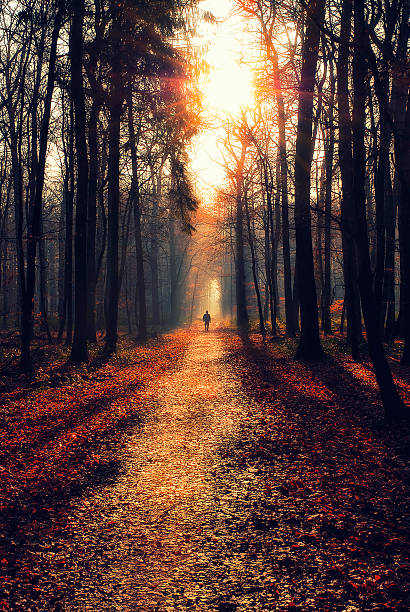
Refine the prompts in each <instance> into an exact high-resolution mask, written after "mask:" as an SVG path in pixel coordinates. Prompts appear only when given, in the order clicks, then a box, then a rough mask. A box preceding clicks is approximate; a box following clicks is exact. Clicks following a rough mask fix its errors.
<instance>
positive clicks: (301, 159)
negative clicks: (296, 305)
mask: <svg viewBox="0 0 410 612" xmlns="http://www.w3.org/2000/svg"><path fill="white" fill-rule="evenodd" d="M324 5H325V2H324V0H311V1H310V2H309V14H308V15H307V25H306V32H305V39H304V44H303V51H302V70H301V78H300V86H299V106H298V128H297V137H296V162H295V229H296V268H297V279H298V281H297V282H298V291H299V300H300V314H301V332H300V339H299V346H298V349H297V352H296V358H297V359H306V360H315V359H320V358H322V356H323V350H322V346H321V344H320V337H319V321H318V309H317V296H316V285H315V273H314V264H313V250H312V231H311V215H310V169H311V163H312V154H313V147H314V142H313V140H312V121H313V95H314V86H315V76H316V66H317V58H318V52H319V39H320V36H319V33H320V31H319V26H320V25H321V24H322V23H323V18H324Z"/></svg>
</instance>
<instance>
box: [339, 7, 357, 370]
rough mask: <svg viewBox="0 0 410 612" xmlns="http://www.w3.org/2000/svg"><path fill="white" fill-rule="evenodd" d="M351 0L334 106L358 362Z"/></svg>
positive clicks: (350, 333)
mask: <svg viewBox="0 0 410 612" xmlns="http://www.w3.org/2000/svg"><path fill="white" fill-rule="evenodd" d="M352 7H353V4H352V0H343V4H342V16H341V31H340V38H341V43H340V45H339V53H338V60H337V65H336V68H337V108H338V119H339V126H338V127H339V166H340V174H341V180H342V198H341V203H340V206H341V221H342V249H343V274H344V283H345V304H346V319H347V338H348V341H349V342H350V345H351V347H352V357H353V359H354V360H355V361H360V351H359V337H360V317H361V314H360V298H359V293H358V284H357V262H356V253H355V249H354V244H353V232H354V219H355V211H354V203H353V194H352V186H353V158H352V132H351V118H350V110H349V97H348V92H349V46H348V43H349V42H350V33H351V21H352Z"/></svg>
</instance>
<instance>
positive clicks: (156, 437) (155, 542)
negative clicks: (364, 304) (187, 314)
mask: <svg viewBox="0 0 410 612" xmlns="http://www.w3.org/2000/svg"><path fill="white" fill-rule="evenodd" d="M48 350H49V351H50V352H51V353H48V355H47V357H48V360H47V362H50V363H51V365H49V366H47V367H46V368H44V369H39V371H38V373H37V376H36V380H35V381H28V380H26V379H21V380H19V381H18V382H19V384H18V385H16V384H15V382H14V383H13V382H12V380H11V378H5V379H4V381H3V387H2V397H1V433H0V435H1V455H2V458H1V467H0V478H1V500H0V504H1V519H0V537H1V541H0V549H1V556H0V560H1V566H0V567H1V569H0V579H1V591H2V594H1V597H0V610H24V611H40V610H47V611H48V610H67V611H70V610H73V611H74V610H90V611H94V610H95V611H97V610H98V611H105V610H124V611H125V610H127V611H128V610H129V611H134V610H136V611H155V610H158V611H171V610H172V611H173V610H175V611H178V610H198V611H216V612H226V611H238V612H240V611H265V610H312V611H315V610H328V611H329V612H332V611H336V610H341V611H342V610H346V611H347V610H357V611H362V610H363V611H364V610H383V609H387V610H405V609H408V608H409V607H410V599H409V593H410V588H409V587H410V581H409V575H410V571H409V570H410V563H409V550H410V547H409V541H408V534H409V530H408V516H409V512H408V488H409V484H410V470H409V464H408V449H409V447H408V443H409V440H410V435H409V428H408V425H406V424H404V425H403V424H401V425H400V426H389V427H386V425H385V423H384V421H383V415H382V411H381V408H380V402H379V397H378V393H377V388H376V384H375V381H374V376H373V373H372V370H371V367H370V366H369V364H368V363H366V362H365V363H363V364H361V365H357V364H354V363H353V362H352V361H351V360H350V358H348V357H346V356H340V354H339V353H338V356H337V357H333V356H331V354H330V353H331V351H330V352H329V351H328V357H327V358H326V359H325V360H324V361H323V362H321V363H318V364H314V365H312V364H310V365H308V364H304V363H300V362H296V361H294V359H293V358H292V347H291V346H289V343H286V342H285V341H282V340H279V341H277V342H272V343H267V344H264V343H263V342H262V340H261V337H260V336H259V335H256V334H250V335H249V336H242V337H241V336H239V335H237V334H236V333H235V332H234V331H233V330H231V329H225V328H222V327H219V328H217V329H216V330H211V332H209V333H208V334H206V333H205V332H203V331H202V329H200V328H199V327H198V326H194V327H193V328H191V329H184V330H179V331H177V332H175V333H173V334H168V335H165V336H163V337H162V338H160V339H156V340H152V341H150V342H149V343H148V344H147V345H145V346H136V345H135V344H133V343H132V342H131V341H129V340H126V339H123V340H122V345H121V349H120V351H119V353H118V355H117V356H116V357H113V358H111V359H110V361H108V362H103V361H99V360H98V356H97V355H96V356H95V357H94V358H93V359H91V361H90V363H89V364H88V365H84V366H81V367H78V368H74V367H68V366H67V365H66V364H65V361H64V355H62V354H61V353H58V354H57V352H55V354H54V353H53V352H52V351H53V350H54V351H56V349H52V348H50V347H49V349H48ZM329 355H330V356H329ZM50 356H51V357H52V358H51V359H49V358H50ZM393 365H394V364H393ZM394 367H395V378H396V381H397V383H398V386H399V389H400V390H401V393H402V395H403V397H404V398H405V399H406V401H407V404H408V405H409V404H410V386H409V384H408V380H409V371H408V370H407V369H405V368H403V367H401V368H400V366H398V365H396V366H394Z"/></svg>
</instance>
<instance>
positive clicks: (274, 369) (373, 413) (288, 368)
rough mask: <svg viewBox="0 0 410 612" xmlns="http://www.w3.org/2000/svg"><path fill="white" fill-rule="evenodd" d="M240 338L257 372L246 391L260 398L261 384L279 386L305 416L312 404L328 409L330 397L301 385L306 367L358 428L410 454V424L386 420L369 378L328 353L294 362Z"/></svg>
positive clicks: (404, 453)
mask: <svg viewBox="0 0 410 612" xmlns="http://www.w3.org/2000/svg"><path fill="white" fill-rule="evenodd" d="M240 338H241V342H242V345H243V350H242V351H241V352H242V354H243V356H244V357H245V358H246V360H247V361H248V363H249V366H250V367H251V369H252V371H253V373H254V374H256V380H255V387H254V388H252V386H249V385H248V384H247V382H246V384H245V385H244V388H245V391H246V393H248V394H253V395H254V396H255V397H256V399H260V389H259V388H258V386H259V387H262V388H263V387H266V388H268V389H269V388H273V389H276V390H278V393H280V396H281V398H283V399H284V400H285V402H286V401H287V400H289V401H291V402H292V405H293V406H295V404H296V405H297V410H298V412H299V414H300V415H301V416H303V415H304V413H305V412H306V414H305V415H304V416H305V418H308V417H309V411H306V410H305V408H304V407H305V406H309V410H311V409H312V408H316V409H317V410H320V411H321V412H322V411H323V410H328V409H329V400H328V399H326V397H320V396H319V395H318V396H317V397H315V395H314V393H312V394H310V393H309V394H306V393H304V392H303V389H301V388H299V387H298V385H297V380H298V378H299V379H300V376H301V371H300V368H303V371H305V372H306V373H307V374H309V375H310V377H311V379H312V382H313V383H315V382H317V383H318V385H319V386H320V387H321V388H325V389H326V390H327V391H329V392H330V394H331V396H332V400H331V403H332V404H335V405H336V406H337V408H338V409H340V410H344V411H345V412H346V413H347V414H349V415H351V416H352V417H354V419H355V421H356V422H357V425H358V426H359V427H361V428H364V429H366V430H368V431H369V432H370V431H371V433H372V435H373V436H374V437H375V439H377V440H379V441H380V442H382V443H383V444H386V445H387V446H389V447H390V448H391V449H392V450H394V452H395V453H397V454H398V455H399V456H401V457H402V458H409V457H410V423H409V422H405V423H400V424H387V423H386V421H385V418H384V411H383V407H382V404H381V400H380V395H379V391H378V389H377V387H376V388H375V387H373V386H372V385H371V384H369V383H367V382H366V381H363V383H361V382H360V381H359V380H358V378H357V377H356V376H354V375H353V374H352V372H349V370H347V369H346V368H344V367H343V364H342V363H340V362H339V361H338V360H337V359H335V358H334V357H332V356H329V355H326V357H325V359H324V360H322V361H320V362H315V363H311V362H305V361H303V362H301V361H295V360H294V359H292V358H289V357H282V356H281V357H277V356H275V355H273V354H272V352H271V351H270V350H269V348H268V347H266V346H264V345H261V344H258V343H257V342H255V341H254V340H253V339H252V338H251V337H250V336H249V335H248V334H240ZM360 367H361V368H363V369H364V370H367V371H368V372H369V374H370V375H371V376H372V377H373V370H372V368H371V367H370V365H369V366H367V365H366V364H360ZM284 368H285V375H284ZM302 374H303V372H302ZM298 400H300V401H298Z"/></svg>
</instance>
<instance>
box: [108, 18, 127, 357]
mask: <svg viewBox="0 0 410 612" xmlns="http://www.w3.org/2000/svg"><path fill="white" fill-rule="evenodd" d="M111 37H112V43H113V44H112V51H111V53H112V56H111V92H110V101H109V118H108V148H109V152H108V248H107V291H106V299H107V304H106V316H107V320H106V324H107V334H106V339H105V352H106V353H108V354H110V353H115V351H116V350H117V338H118V297H119V295H118V292H119V286H118V226H119V201H120V186H119V177H120V131H121V130H120V128H121V115H122V106H123V103H124V93H125V92H124V85H123V82H122V78H123V76H122V59H121V37H122V32H121V8H120V7H116V9H115V11H114V15H113V24H112V32H111Z"/></svg>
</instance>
